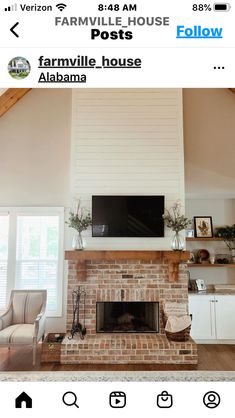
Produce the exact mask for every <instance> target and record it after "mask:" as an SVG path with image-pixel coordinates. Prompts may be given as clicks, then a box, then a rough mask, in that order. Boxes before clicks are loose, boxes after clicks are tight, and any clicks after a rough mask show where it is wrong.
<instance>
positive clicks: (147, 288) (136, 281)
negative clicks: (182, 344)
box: [67, 260, 188, 335]
mask: <svg viewBox="0 0 235 418" xmlns="http://www.w3.org/2000/svg"><path fill="white" fill-rule="evenodd" d="M86 267H87V279H86V281H79V280H78V278H77V263H76V262H73V261H69V265H68V305H67V329H68V330H69V329H70V328H71V324H72V298H71V294H72V291H73V290H74V288H76V286H81V287H82V288H83V289H84V290H85V291H86V328H87V333H88V334H90V335H92V334H93V335H94V334H95V333H96V301H121V300H122V299H121V290H123V291H124V299H123V300H124V301H141V300H142V301H156V302H159V308H160V333H164V332H163V324H162V307H163V303H164V301H172V302H187V301H188V276H187V274H186V271H185V266H184V265H181V266H180V272H179V279H178V281H177V282H174V283H172V282H169V280H168V269H167V264H159V262H158V261H152V262H148V263H146V261H141V260H128V261H126V260H122V261H120V260H119V261H116V262H113V261H112V262H111V261H110V262H109V261H97V262H95V261H87V262H86ZM80 320H81V322H82V323H83V308H82V310H81V313H80Z"/></svg>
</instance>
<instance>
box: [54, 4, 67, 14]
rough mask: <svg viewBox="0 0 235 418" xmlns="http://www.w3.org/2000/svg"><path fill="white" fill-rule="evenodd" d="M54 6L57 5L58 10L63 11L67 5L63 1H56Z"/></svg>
mask: <svg viewBox="0 0 235 418" xmlns="http://www.w3.org/2000/svg"><path fill="white" fill-rule="evenodd" d="M56 7H57V9H59V10H60V12H63V10H64V9H65V7H67V5H66V4H64V3H58V4H56Z"/></svg>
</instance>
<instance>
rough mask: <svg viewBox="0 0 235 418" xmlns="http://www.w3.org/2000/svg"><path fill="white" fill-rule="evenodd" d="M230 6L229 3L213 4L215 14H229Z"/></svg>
mask: <svg viewBox="0 0 235 418" xmlns="http://www.w3.org/2000/svg"><path fill="white" fill-rule="evenodd" d="M230 9H231V6H230V4H229V3H214V11H215V12H229V10H230Z"/></svg>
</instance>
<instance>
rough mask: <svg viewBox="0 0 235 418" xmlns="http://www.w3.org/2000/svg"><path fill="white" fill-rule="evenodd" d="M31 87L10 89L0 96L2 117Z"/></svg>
mask: <svg viewBox="0 0 235 418" xmlns="http://www.w3.org/2000/svg"><path fill="white" fill-rule="evenodd" d="M30 90H31V89H8V90H7V91H5V92H4V93H3V94H2V95H1V96H0V117H1V116H3V115H4V114H5V113H6V112H7V111H8V110H9V109H10V108H11V107H12V106H14V104H15V103H17V102H18V101H19V100H20V99H21V98H22V97H23V96H25V94H26V93H28V91H30Z"/></svg>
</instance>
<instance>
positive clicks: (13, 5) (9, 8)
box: [4, 3, 17, 12]
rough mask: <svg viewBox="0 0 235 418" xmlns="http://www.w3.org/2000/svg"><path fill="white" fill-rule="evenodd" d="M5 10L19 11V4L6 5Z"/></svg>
mask: <svg viewBox="0 0 235 418" xmlns="http://www.w3.org/2000/svg"><path fill="white" fill-rule="evenodd" d="M4 11H5V12H16V11H17V4H16V3H15V4H12V5H11V6H8V7H5V9H4Z"/></svg>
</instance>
